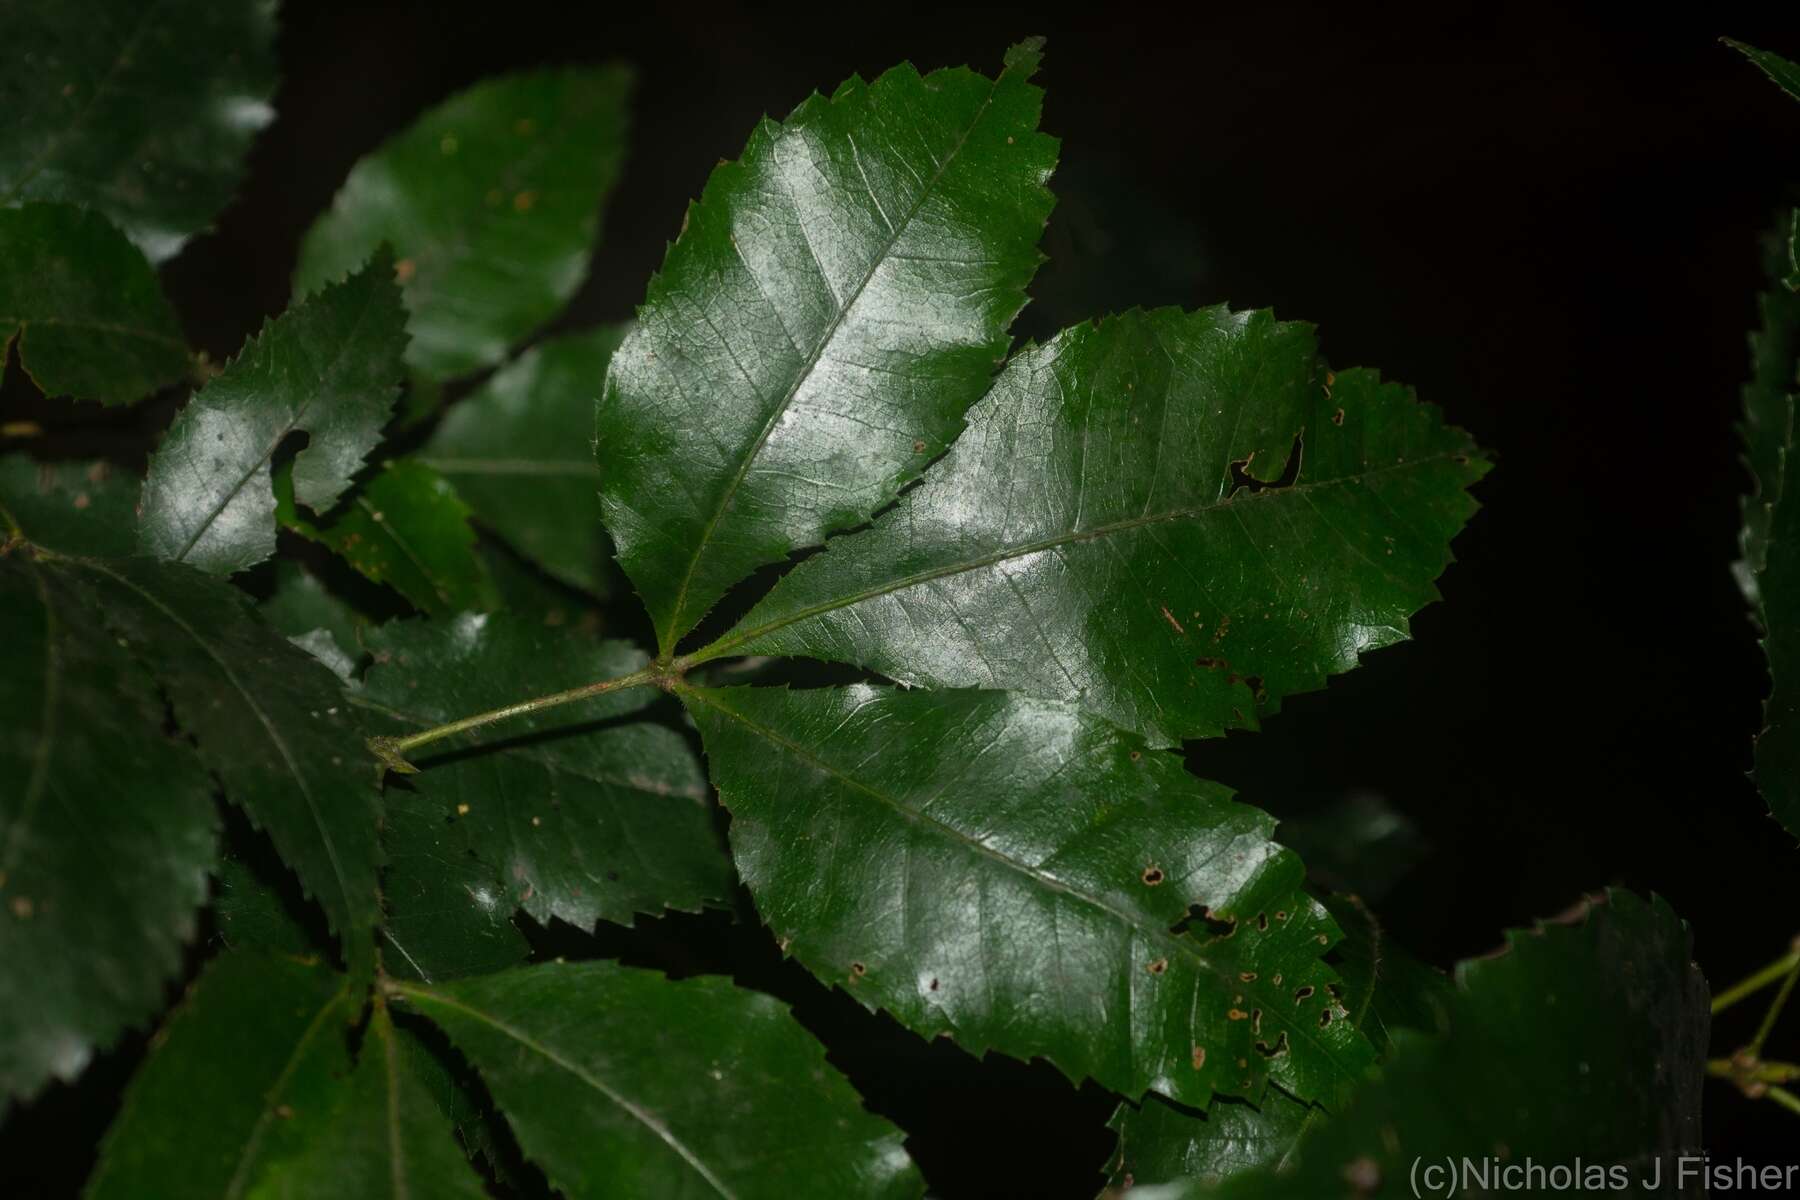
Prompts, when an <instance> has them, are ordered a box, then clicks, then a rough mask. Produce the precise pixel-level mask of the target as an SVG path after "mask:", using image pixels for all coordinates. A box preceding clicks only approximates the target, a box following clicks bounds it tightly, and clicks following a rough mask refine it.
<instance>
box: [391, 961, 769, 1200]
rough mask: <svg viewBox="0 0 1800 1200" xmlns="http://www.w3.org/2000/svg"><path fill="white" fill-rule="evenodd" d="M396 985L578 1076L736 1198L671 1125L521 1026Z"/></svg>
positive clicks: (710, 1182)
mask: <svg viewBox="0 0 1800 1200" xmlns="http://www.w3.org/2000/svg"><path fill="white" fill-rule="evenodd" d="M398 986H399V988H400V990H401V991H402V992H403V993H405V994H406V995H408V996H411V997H412V998H413V999H415V1000H422V1001H424V1002H426V1003H427V1004H441V1005H443V1006H444V1007H445V1008H449V1009H454V1010H455V1011H456V1012H459V1013H462V1014H463V1015H464V1016H467V1017H471V1018H473V1019H474V1020H477V1021H480V1022H481V1023H482V1024H484V1025H486V1026H488V1027H489V1028H490V1029H493V1030H495V1031H496V1032H498V1033H500V1034H502V1035H503V1036H505V1037H508V1038H511V1039H512V1040H513V1041H515V1042H517V1043H518V1044H519V1045H520V1046H522V1047H524V1048H525V1049H527V1050H530V1051H531V1052H532V1053H534V1054H536V1055H538V1056H539V1057H540V1058H542V1059H543V1060H544V1061H545V1062H548V1063H550V1064H551V1065H552V1066H555V1067H557V1068H559V1069H560V1070H562V1071H564V1072H566V1073H567V1074H569V1075H571V1076H573V1077H574V1078H576V1079H578V1080H580V1081H581V1082H582V1083H585V1084H587V1085H588V1086H589V1087H591V1088H592V1089H594V1090H595V1091H597V1092H599V1093H600V1094H601V1095H602V1096H604V1097H606V1099H607V1100H609V1101H611V1102H612V1104H613V1105H614V1106H615V1107H617V1108H619V1109H621V1110H622V1111H623V1112H625V1113H626V1114H627V1115H628V1116H630V1117H631V1118H632V1119H633V1120H634V1121H637V1122H638V1123H639V1124H641V1125H642V1126H643V1127H644V1128H646V1129H648V1130H649V1131H650V1132H652V1133H654V1134H655V1135H656V1136H657V1137H658V1138H659V1139H661V1141H662V1142H663V1144H664V1145H666V1146H668V1147H669V1149H671V1150H673V1151H674V1152H675V1153H676V1154H677V1155H678V1156H679V1157H680V1158H681V1161H682V1162H684V1163H686V1164H687V1165H688V1167H689V1168H690V1169H691V1170H692V1171H693V1172H694V1174H696V1175H698V1176H699V1177H700V1178H701V1179H703V1180H704V1181H705V1182H706V1183H707V1185H708V1186H710V1187H711V1188H712V1189H713V1190H714V1191H715V1192H717V1193H718V1194H719V1195H720V1196H723V1197H725V1198H726V1200H736V1196H737V1194H736V1193H735V1192H733V1191H732V1190H731V1189H730V1188H729V1187H727V1186H726V1185H725V1183H724V1181H723V1180H721V1179H720V1178H719V1177H718V1176H717V1175H714V1174H713V1172H712V1170H711V1168H709V1167H708V1166H707V1165H706V1164H705V1163H704V1162H702V1161H701V1159H700V1156H699V1154H698V1153H697V1152H695V1151H694V1150H693V1148H691V1147H690V1146H688V1144H687V1143H686V1142H684V1141H682V1140H681V1139H680V1138H679V1137H677V1136H675V1132H674V1131H673V1130H672V1129H670V1128H669V1127H668V1126H667V1125H665V1124H664V1123H663V1122H662V1121H660V1120H658V1119H657V1117H656V1115H655V1114H653V1113H651V1112H650V1111H648V1110H647V1109H645V1108H644V1107H643V1106H642V1105H640V1104H638V1103H636V1102H635V1101H633V1100H631V1099H630V1098H629V1097H627V1096H625V1095H623V1094H621V1093H620V1092H617V1091H615V1090H614V1089H613V1088H611V1087H609V1086H607V1084H606V1082H605V1081H604V1080H602V1079H601V1078H599V1077H598V1076H597V1075H594V1074H593V1073H591V1072H589V1071H587V1070H585V1069H584V1068H582V1067H581V1066H579V1065H578V1064H576V1063H573V1062H570V1061H569V1060H568V1059H566V1058H564V1057H563V1056H562V1055H560V1054H558V1053H557V1052H556V1051H554V1050H552V1049H551V1048H550V1047H548V1046H546V1045H544V1044H543V1043H542V1042H540V1041H538V1040H537V1039H536V1038H534V1037H532V1036H531V1035H530V1034H528V1033H526V1032H525V1031H524V1030H522V1029H517V1028H514V1027H513V1026H511V1025H509V1024H507V1023H506V1022H505V1021H502V1020H501V1019H500V1018H499V1017H496V1016H494V1015H492V1014H491V1013H486V1012H483V1011H482V1010H481V1009H478V1008H475V1007H473V1006H471V1005H468V1004H465V1003H463V1002H462V1001H460V1000H454V999H452V998H451V997H449V996H446V995H444V994H443V993H441V992H434V991H431V990H429V989H427V988H422V987H418V986H416V985H410V984H404V983H403V984H399V985H398ZM507 1119H508V1120H509V1121H511V1122H513V1123H515V1124H516V1123H517V1121H518V1116H517V1114H516V1112H510V1113H508V1114H507Z"/></svg>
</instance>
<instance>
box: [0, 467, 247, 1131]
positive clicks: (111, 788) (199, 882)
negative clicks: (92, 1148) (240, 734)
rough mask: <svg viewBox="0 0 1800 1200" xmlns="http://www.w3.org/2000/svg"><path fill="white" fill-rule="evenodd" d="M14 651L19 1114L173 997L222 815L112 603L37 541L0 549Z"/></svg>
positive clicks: (4, 774) (11, 841)
mask: <svg viewBox="0 0 1800 1200" xmlns="http://www.w3.org/2000/svg"><path fill="white" fill-rule="evenodd" d="M8 504H10V497H8V496H4V495H0V530H4V529H5V523H4V518H5V517H6V515H7V512H6V508H5V506H6V505H8ZM3 537H4V534H0V540H3ZM0 652H3V655H4V662H5V667H4V669H0V1013H3V1014H4V1016H3V1017H0V1113H4V1112H5V1111H6V1110H7V1109H8V1108H9V1107H10V1101H12V1100H15V1099H18V1098H20V1097H25V1096H30V1095H31V1094H33V1093H35V1092H36V1091H37V1090H38V1089H39V1088H40V1087H41V1086H42V1085H43V1084H44V1083H46V1082H47V1081H49V1080H51V1079H65V1080H72V1079H74V1078H75V1076H76V1075H78V1074H79V1073H80V1072H81V1071H82V1070H83V1069H84V1068H85V1067H86V1066H87V1064H88V1062H89V1060H90V1059H91V1058H92V1057H93V1055H94V1052H95V1051H96V1049H100V1048H104V1047H105V1046H107V1045H110V1044H111V1043H112V1042H113V1040H114V1039H115V1038H116V1037H117V1035H118V1034H119V1033H120V1032H121V1031H122V1030H123V1029H125V1028H126V1027H127V1026H129V1025H135V1024H137V1023H138V1022H140V1021H143V1020H144V1019H146V1018H147V1017H149V1016H150V1015H151V1014H152V1013H154V1012H155V1011H156V1010H157V1009H159V1008H160V1007H161V1006H162V1004H163V1000H164V988H165V987H166V986H167V985H168V983H169V981H170V979H171V977H172V976H174V975H175V974H176V973H177V971H178V970H179V969H180V967H181V963H182V953H183V948H184V947H185V946H186V944H187V943H188V942H189V941H190V940H191V939H192V938H193V936H194V930H195V924H196V912H197V910H198V908H199V906H200V905H201V904H202V903H204V902H205V900H206V891H207V880H206V873H207V869H208V867H210V866H211V865H212V861H213V858H214V855H215V853H216V850H215V826H216V824H217V817H216V816H215V813H214V809H213V803H212V782H211V780H209V779H208V778H207V777H206V772H205V771H204V770H203V769H202V768H201V766H200V763H199V760H198V759H196V758H195V757H194V754H193V751H192V750H191V749H190V748H189V747H188V746H186V745H184V744H183V743H181V742H180V741H177V740H175V739H172V738H170V737H167V736H165V735H164V733H163V728H162V726H163V703H162V698H161V697H160V696H159V695H157V692H156V685H155V682H154V681H153V680H152V679H151V678H150V677H149V676H148V675H147V674H146V673H145V672H144V670H143V668H142V667H141V666H140V665H139V663H138V662H137V660H136V659H135V658H134V657H133V656H132V653H131V651H130V650H129V649H127V648H125V647H123V646H122V645H121V644H120V643H119V642H118V641H117V640H116V639H115V637H114V635H113V633H112V631H111V630H110V629H109V628H108V627H107V620H106V613H105V610H104V607H103V606H102V604H101V603H100V602H98V601H97V600H96V598H95V597H94V596H93V595H92V594H91V593H90V592H89V591H88V590H87V589H86V588H85V587H84V586H83V584H82V581H81V580H80V579H79V578H75V577H72V576H71V574H70V573H69V572H68V571H67V570H66V569H64V568H62V567H60V566H58V565H57V564H55V563H53V562H49V561H44V560H40V559H39V558H38V557H37V555H36V554H35V552H34V551H33V550H32V549H31V548H30V547H27V546H18V547H17V548H15V549H14V550H12V551H11V552H10V553H7V554H5V555H3V556H0Z"/></svg>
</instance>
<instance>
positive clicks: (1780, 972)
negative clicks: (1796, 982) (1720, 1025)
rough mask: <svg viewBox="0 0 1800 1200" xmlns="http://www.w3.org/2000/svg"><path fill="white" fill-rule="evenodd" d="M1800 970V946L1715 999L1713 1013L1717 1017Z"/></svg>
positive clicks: (1727, 989)
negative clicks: (1748, 997)
mask: <svg viewBox="0 0 1800 1200" xmlns="http://www.w3.org/2000/svg"><path fill="white" fill-rule="evenodd" d="M1796 970H1800V945H1795V946H1794V947H1792V948H1790V949H1789V950H1788V952H1787V953H1786V954H1784V955H1782V956H1781V957H1780V958H1778V959H1776V960H1775V961H1774V962H1772V963H1770V964H1769V965H1768V966H1766V967H1764V968H1763V969H1762V970H1760V971H1757V972H1756V973H1754V974H1752V975H1750V976H1748V977H1747V978H1745V979H1743V980H1740V981H1739V982H1738V983H1735V984H1733V985H1732V986H1731V987H1728V988H1726V989H1725V990H1724V991H1722V992H1720V993H1719V994H1718V995H1717V996H1714V997H1713V1002H1712V1012H1713V1015H1714V1016H1715V1017H1716V1016H1718V1015H1719V1014H1720V1013H1722V1012H1724V1011H1725V1010H1726V1009H1728V1008H1730V1007H1731V1006H1732V1005H1734V1004H1736V1003H1737V1002H1738V1001H1740V1000H1742V999H1744V998H1745V997H1747V996H1753V995H1755V994H1756V993H1757V992H1760V991H1762V990H1763V989H1764V988H1766V987H1768V986H1769V985H1770V984H1772V983H1776V982H1778V981H1780V980H1781V978H1782V977H1783V976H1786V975H1790V974H1792V973H1794V972H1795V971H1796Z"/></svg>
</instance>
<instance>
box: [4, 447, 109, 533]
mask: <svg viewBox="0 0 1800 1200" xmlns="http://www.w3.org/2000/svg"><path fill="white" fill-rule="evenodd" d="M136 503H137V481H136V480H135V479H132V478H130V477H129V476H124V475H120V474H119V473H118V472H117V471H116V470H115V469H114V468H113V467H111V466H109V465H108V464H106V463H104V462H91V463H85V462H65V463H35V462H32V461H31V459H29V458H27V457H26V456H25V455H23V454H7V455H0V507H3V508H4V509H5V510H6V511H7V512H9V513H11V514H12V517H13V520H15V521H16V522H17V523H18V525H19V528H20V529H21V530H22V531H25V532H26V533H27V534H28V536H29V538H30V541H31V544H32V545H34V546H38V547H40V548H42V549H45V550H53V551H55V552H57V553H59V554H91V555H96V556H98V557H102V558H117V557H122V556H125V555H128V554H130V553H131V552H132V548H133V547H134V546H135V545H136V541H137V539H136V537H135V536H134V533H133V530H132V526H133V523H134V522H135V521H136V519H137V518H136V517H135V516H133V515H132V507H133V505H135V504H136ZM10 532H11V530H10V529H8V528H7V527H6V526H5V524H4V523H3V522H0V545H3V544H4V543H5V541H6V536H7V534H8V533H10Z"/></svg>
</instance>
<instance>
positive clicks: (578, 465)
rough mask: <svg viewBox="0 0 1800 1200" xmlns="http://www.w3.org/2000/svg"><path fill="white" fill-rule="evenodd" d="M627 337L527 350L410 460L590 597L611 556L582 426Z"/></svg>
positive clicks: (604, 451) (581, 338)
mask: <svg viewBox="0 0 1800 1200" xmlns="http://www.w3.org/2000/svg"><path fill="white" fill-rule="evenodd" d="M625 332H626V330H625V327H624V326H611V327H608V328H604V329H596V330H592V331H590V332H588V333H581V334H573V335H570V336H568V337H561V338H554V339H552V340H550V341H547V342H544V343H542V344H541V345H538V346H534V347H533V348H532V349H530V350H527V351H526V352H525V353H524V354H521V355H520V356H519V357H518V359H517V360H515V361H513V362H510V363H508V364H507V365H506V366H504V367H502V368H501V369H500V370H498V371H496V372H495V373H494V376H493V378H491V379H489V380H488V381H487V382H486V383H484V384H483V385H482V386H481V387H480V388H479V389H477V390H476V391H475V392H474V394H472V395H470V396H468V397H467V398H465V399H463V400H461V401H459V402H458V403H457V404H456V405H455V406H454V407H453V408H451V409H450V411H449V412H448V413H446V414H445V416H444V419H443V421H442V422H441V423H440V424H439V425H438V427H437V429H436V431H435V432H433V433H432V435H431V440H430V441H429V442H427V443H426V444H425V447H424V449H423V450H421V451H420V452H419V456H418V457H419V461H421V462H423V463H424V464H425V465H427V466H429V467H432V468H433V469H435V470H437V471H439V472H441V473H443V474H444V475H445V476H446V477H448V478H449V479H450V480H451V482H453V483H454V484H455V485H456V489H457V491H458V492H459V493H461V494H462V496H463V498H464V499H466V500H467V501H468V503H469V507H470V508H472V509H474V510H475V514H476V516H477V517H479V518H480V520H481V521H482V522H483V523H484V524H486V525H488V526H489V527H491V528H492V529H494V530H495V531H496V532H498V533H499V534H500V536H501V537H503V538H505V539H506V541H507V542H508V543H510V544H511V545H512V547H513V548H514V549H516V550H517V551H518V552H519V553H520V554H522V555H524V556H525V557H526V558H528V559H530V560H532V561H533V562H535V563H537V564H538V565H539V566H541V567H543V568H544V569H545V570H546V571H548V572H549V573H550V574H551V575H552V576H554V577H555V578H557V579H560V580H562V581H563V582H564V583H567V584H570V585H572V586H574V587H578V588H585V589H587V590H588V591H591V592H600V591H604V590H605V587H606V580H607V577H608V575H609V574H610V570H609V563H608V559H609V558H610V557H611V551H610V548H609V547H608V546H607V543H606V534H605V531H604V530H602V528H601V526H600V494H599V481H600V470H599V468H598V467H597V466H595V465H594V452H593V449H592V447H590V446H589V445H588V429H589V424H590V422H591V421H592V420H593V416H592V414H593V410H594V401H595V399H596V398H597V397H598V396H599V395H600V381H601V380H602V379H604V378H605V377H606V364H607V362H608V361H609V360H610V359H611V358H612V354H613V351H614V350H615V349H617V348H618V345H619V342H620V341H621V340H622V339H623V338H624V336H625ZM600 453H601V455H602V456H603V457H604V456H607V455H608V454H609V451H608V448H607V447H604V446H603V447H601V448H600Z"/></svg>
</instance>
